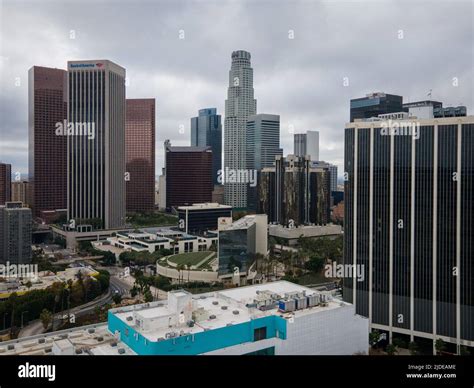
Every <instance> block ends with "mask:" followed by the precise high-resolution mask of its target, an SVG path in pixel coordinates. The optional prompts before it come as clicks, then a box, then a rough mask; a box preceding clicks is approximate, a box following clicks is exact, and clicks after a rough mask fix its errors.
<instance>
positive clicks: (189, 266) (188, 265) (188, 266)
mask: <svg viewBox="0 0 474 388" xmlns="http://www.w3.org/2000/svg"><path fill="white" fill-rule="evenodd" d="M186 269H187V270H188V283H189V274H190V271H191V264H190V263H186Z"/></svg>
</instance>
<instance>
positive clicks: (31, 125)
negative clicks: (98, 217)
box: [28, 66, 68, 216]
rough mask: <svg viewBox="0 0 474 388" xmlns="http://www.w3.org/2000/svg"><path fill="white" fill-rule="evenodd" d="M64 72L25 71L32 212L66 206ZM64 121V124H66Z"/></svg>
mask: <svg viewBox="0 0 474 388" xmlns="http://www.w3.org/2000/svg"><path fill="white" fill-rule="evenodd" d="M66 90H67V72H66V71H65V70H61V69H52V68H47V67H40V66H33V67H32V68H31V69H30V70H29V71H28V181H29V183H30V187H31V192H30V193H29V195H30V200H29V201H28V202H29V205H30V206H31V208H32V209H33V214H34V215H35V216H39V215H40V213H41V211H43V210H57V209H66V208H67V157H66V155H67V136H65V135H64V133H63V132H62V131H61V132H60V131H58V130H57V129H58V127H59V126H64V125H65V120H66V119H67V99H68V96H67V92H66ZM66 125H67V124H66Z"/></svg>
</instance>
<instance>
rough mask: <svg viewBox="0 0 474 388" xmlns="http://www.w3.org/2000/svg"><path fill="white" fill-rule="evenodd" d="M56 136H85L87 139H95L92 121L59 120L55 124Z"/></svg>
mask: <svg viewBox="0 0 474 388" xmlns="http://www.w3.org/2000/svg"><path fill="white" fill-rule="evenodd" d="M55 128H56V129H55V131H54V132H55V134H56V136H87V138H88V139H89V140H94V139H95V123H94V122H74V123H70V122H68V121H67V120H64V121H59V122H57V123H56V125H55Z"/></svg>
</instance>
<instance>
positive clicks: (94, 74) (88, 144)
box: [67, 60, 126, 229]
mask: <svg viewBox="0 0 474 388" xmlns="http://www.w3.org/2000/svg"><path fill="white" fill-rule="evenodd" d="M68 84H69V88H68V90H69V100H68V101H69V102H68V125H71V126H72V129H73V133H74V135H71V136H69V135H68V136H67V144H68V154H67V155H68V157H67V165H68V168H67V170H68V186H67V188H68V191H67V193H68V219H69V220H74V224H75V225H81V224H83V225H87V224H93V225H94V228H96V229H102V228H103V229H110V228H119V227H121V226H123V225H124V223H125V172H126V171H125V161H126V157H125V112H126V110H125V69H124V68H123V67H121V66H119V65H117V64H115V63H113V62H111V61H108V60H93V61H70V62H68Z"/></svg>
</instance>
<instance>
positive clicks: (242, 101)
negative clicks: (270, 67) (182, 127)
mask: <svg viewBox="0 0 474 388" xmlns="http://www.w3.org/2000/svg"><path fill="white" fill-rule="evenodd" d="M250 57H251V56H250V53H249V52H247V51H243V50H238V51H234V52H233V53H232V65H231V69H230V71H229V87H228V89H227V100H226V101H225V121H224V128H225V132H224V168H225V169H226V170H227V169H228V170H231V171H233V172H234V173H235V174H236V175H240V172H241V171H244V170H246V169H247V157H246V155H247V147H246V134H247V130H246V128H247V119H248V117H249V116H251V115H254V114H256V113H257V100H255V99H254V90H253V69H252V67H251V64H250ZM224 184H225V186H224V202H225V204H226V205H230V206H232V207H235V208H246V207H247V184H248V182H242V181H237V182H235V181H230V180H224Z"/></svg>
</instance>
